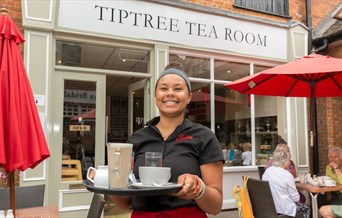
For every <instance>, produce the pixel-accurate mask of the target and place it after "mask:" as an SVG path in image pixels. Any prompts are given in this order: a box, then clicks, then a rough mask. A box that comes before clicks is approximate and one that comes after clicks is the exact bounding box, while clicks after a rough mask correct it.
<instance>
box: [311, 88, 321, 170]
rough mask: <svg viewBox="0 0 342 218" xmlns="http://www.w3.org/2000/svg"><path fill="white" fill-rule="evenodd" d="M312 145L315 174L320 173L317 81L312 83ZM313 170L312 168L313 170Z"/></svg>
mask: <svg viewBox="0 0 342 218" xmlns="http://www.w3.org/2000/svg"><path fill="white" fill-rule="evenodd" d="M310 87H311V94H310V146H312V147H313V173H312V174H313V175H318V174H319V158H318V137H317V109H316V97H315V83H314V82H311V83H310ZM311 171H312V170H311Z"/></svg>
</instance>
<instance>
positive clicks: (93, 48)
mask: <svg viewBox="0 0 342 218" xmlns="http://www.w3.org/2000/svg"><path fill="white" fill-rule="evenodd" d="M56 48H57V50H56V65H64V66H73V67H85V68H95V69H105V70H119V71H130V72H139V73H148V66H149V59H150V58H149V55H150V52H149V51H144V50H137V49H130V48H122V47H112V46H103V45H95V44H85V43H80V42H70V41H57V42H56Z"/></svg>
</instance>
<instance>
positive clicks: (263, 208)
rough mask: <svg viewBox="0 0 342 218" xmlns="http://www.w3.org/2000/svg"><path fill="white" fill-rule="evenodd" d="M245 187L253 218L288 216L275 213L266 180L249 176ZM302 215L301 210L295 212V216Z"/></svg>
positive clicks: (286, 217) (282, 217)
mask: <svg viewBox="0 0 342 218" xmlns="http://www.w3.org/2000/svg"><path fill="white" fill-rule="evenodd" d="M247 189H248V194H249V198H250V200H251V204H252V209H253V214H254V217H255V218H265V217H274V218H290V216H287V215H283V214H277V210H276V207H275V204H274V201H273V196H272V192H271V188H270V185H269V183H268V181H263V180H259V179H254V178H250V177H249V178H248V180H247ZM302 217H304V216H303V213H302V212H300V213H297V214H296V218H302Z"/></svg>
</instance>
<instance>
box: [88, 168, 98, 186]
mask: <svg viewBox="0 0 342 218" xmlns="http://www.w3.org/2000/svg"><path fill="white" fill-rule="evenodd" d="M91 170H94V171H95V175H96V171H97V170H96V168H94V167H89V168H88V170H87V179H89V180H90V181H91V182H92V183H94V178H95V175H94V178H91V177H90V175H89V174H90V172H91Z"/></svg>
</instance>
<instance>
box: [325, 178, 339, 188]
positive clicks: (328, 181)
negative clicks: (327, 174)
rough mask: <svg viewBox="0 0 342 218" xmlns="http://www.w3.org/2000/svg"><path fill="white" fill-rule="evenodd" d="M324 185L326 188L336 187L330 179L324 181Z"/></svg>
mask: <svg viewBox="0 0 342 218" xmlns="http://www.w3.org/2000/svg"><path fill="white" fill-rule="evenodd" d="M324 185H326V186H334V185H336V182H335V181H333V180H330V179H326V180H324Z"/></svg>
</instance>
